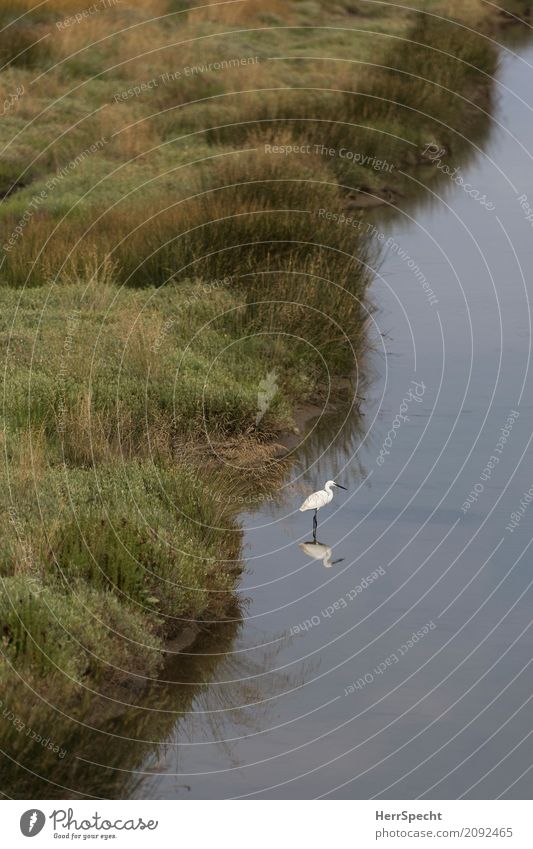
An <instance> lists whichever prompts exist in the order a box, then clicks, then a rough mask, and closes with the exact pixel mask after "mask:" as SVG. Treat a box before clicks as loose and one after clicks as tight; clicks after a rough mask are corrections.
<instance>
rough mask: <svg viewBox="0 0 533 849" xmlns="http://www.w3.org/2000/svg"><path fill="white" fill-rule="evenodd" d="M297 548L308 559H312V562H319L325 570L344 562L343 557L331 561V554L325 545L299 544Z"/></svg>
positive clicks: (319, 543) (328, 547) (314, 543)
mask: <svg viewBox="0 0 533 849" xmlns="http://www.w3.org/2000/svg"><path fill="white" fill-rule="evenodd" d="M298 546H299V548H301V549H302V551H303V552H304V554H307V556H308V557H312V558H313V560H321V561H322V563H323V564H324V566H325V567H326V569H329V568H330V567H331V566H334V565H335V563H341V562H342V561H343V560H344V557H339V558H338V559H337V560H332V559H331V558H332V556H333V552H332V550H331V548H330V546H329V545H325V544H324V543H322V542H299V543H298Z"/></svg>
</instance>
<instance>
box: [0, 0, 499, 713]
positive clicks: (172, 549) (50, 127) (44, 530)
mask: <svg viewBox="0 0 533 849" xmlns="http://www.w3.org/2000/svg"><path fill="white" fill-rule="evenodd" d="M15 5H17V4H15ZM20 5H21V8H22V6H23V5H24V4H20ZM148 5H149V4H146V6H148ZM159 5H161V4H159ZM270 5H271V6H272V8H271V9H270V7H269V11H268V15H270V18H269V23H268V26H269V27H270V28H271V29H268V27H267V31H266V33H264V32H263V30H264V28H265V20H264V15H265V14H266V12H265V8H264V7H265V4H256V3H249V4H248V5H247V6H246V8H239V10H238V11H237V10H236V9H230V8H224V9H222V10H218V11H217V13H216V14H215V13H214V12H213V11H209V10H198V11H197V12H191V13H189V15H188V16H187V18H186V25H185V26H186V32H185V34H184V33H183V32H182V31H181V30H180V35H179V37H180V39H183V41H185V42H186V44H187V47H186V48H184V50H185V51H189V53H188V55H187V53H186V52H185V53H184V54H183V56H181V54H180V57H181V58H180V63H181V64H180V68H178V69H176V68H175V67H174V69H173V70H171V69H170V68H169V60H168V54H167V52H166V51H167V50H168V48H169V46H172V45H173V43H174V42H175V41H176V38H177V36H176V33H175V32H174V31H173V30H172V29H171V25H172V21H168V20H163V21H161V22H156V23H155V24H150V25H145V26H143V24H142V20H141V18H140V16H141V15H142V14H144V11H143V13H140V12H138V10H137V12H136V14H138V15H139V20H138V21H137V23H136V26H135V27H134V28H133V31H131V32H130V31H128V32H126V33H123V34H122V35H121V36H120V37H119V38H118V39H117V38H114V39H112V40H111V41H112V42H113V48H111V46H110V45H109V44H107V43H105V42H101V41H99V39H100V38H104V37H105V36H106V35H108V34H109V32H110V31H113V30H114V29H115V28H116V27H117V28H120V26H121V25H124V24H125V19H124V18H123V17H122V16H123V15H124V14H125V12H124V10H123V9H122V10H121V9H118V8H117V9H115V8H113V9H112V10H111V9H110V10H108V11H109V16H108V14H107V13H106V16H101V18H99V19H98V20H97V21H96V20H95V21H94V22H92V29H91V35H90V38H91V39H92V40H93V41H94V42H95V43H96V44H97V45H98V47H97V48H95V47H92V48H91V49H87V37H88V36H87V33H85V34H84V33H83V22H81V23H79V24H78V28H76V27H74V28H73V27H71V26H70V25H69V26H65V27H58V26H57V25H58V23H63V22H64V16H63V17H62V16H61V15H62V13H61V14H60V11H59V7H58V9H57V10H56V11H54V4H53V3H50V4H47V7H46V14H45V13H44V12H42V11H41V12H35V13H32V15H31V17H30V18H29V21H28V22H27V23H25V24H24V26H22V25H19V24H17V25H16V27H15V30H16V34H17V39H13V38H10V37H8V36H5V35H4V37H3V40H2V43H1V47H2V50H3V56H4V60H6V59H7V60H8V61H11V65H10V67H9V68H8V69H7V70H6V71H4V80H3V83H4V87H5V91H8V90H11V89H12V90H13V91H17V90H18V91H21V90H22V88H23V89H24V92H26V93H25V94H23V95H22V96H21V97H20V99H19V100H18V101H12V100H10V101H9V104H10V105H9V108H8V111H7V113H6V115H5V121H3V123H2V133H3V134H4V135H3V138H2V142H3V144H7V150H6V153H7V155H6V157H5V161H4V164H3V166H2V168H3V172H2V180H3V185H2V193H3V195H4V196H5V199H4V202H3V203H2V209H1V221H2V232H3V234H4V235H3V242H2V243H3V248H4V251H3V256H4V262H3V265H2V269H1V272H0V275H1V277H0V283H1V288H0V301H1V303H2V328H1V342H2V347H3V351H4V367H5V379H4V398H3V419H4V456H5V460H6V462H5V466H4V470H3V475H4V480H3V484H4V485H3V487H2V492H3V505H2V506H3V508H4V509H3V511H2V514H3V520H2V524H3V526H2V531H3V533H2V540H3V542H2V546H3V548H2V558H1V562H2V576H3V590H2V594H1V596H0V617H1V626H2V634H3V652H4V662H3V665H2V675H3V676H5V677H6V678H7V677H10V678H11V677H12V672H11V669H12V667H14V668H15V669H16V670H17V672H19V673H20V674H21V675H22V677H23V678H24V680H25V681H26V683H28V684H29V685H30V686H32V687H34V688H35V689H36V690H37V691H38V692H40V693H45V694H53V695H54V697H56V696H57V695H58V694H61V695H62V696H63V697H64V698H67V699H73V698H75V697H78V696H79V692H80V690H84V689H85V690H87V691H90V692H97V691H99V690H100V689H102V688H108V687H109V686H110V685H112V684H120V683H122V682H123V681H124V680H136V681H141V682H142V681H143V680H144V678H145V677H146V676H151V675H154V674H156V672H157V669H158V667H159V665H160V663H161V658H162V656H163V650H164V645H165V641H166V640H168V639H169V638H172V637H175V636H177V635H179V634H180V633H181V632H182V631H183V629H184V628H187V627H189V625H190V623H191V622H198V621H199V622H201V623H204V622H205V623H207V622H209V621H213V620H220V619H223V618H224V617H225V616H227V615H231V616H235V610H234V604H235V601H234V595H233V589H234V587H235V583H236V581H237V580H238V576H239V572H240V566H239V556H240V531H239V526H238V513H239V511H240V509H241V508H242V505H243V503H248V502H247V501H246V499H248V498H249V499H255V500H256V501H258V500H260V499H266V498H268V497H272V493H275V491H276V488H277V487H278V486H279V484H280V482H281V480H282V478H283V472H284V467H283V464H280V463H277V462H273V452H274V443H275V442H276V440H277V439H278V437H279V434H280V432H282V431H284V430H287V429H288V428H291V427H292V426H293V416H294V410H295V407H296V406H297V405H299V404H305V403H306V402H309V401H311V402H312V403H314V404H317V405H319V406H320V405H321V404H324V403H326V400H327V397H328V395H327V393H328V387H334V389H335V391H337V392H340V393H341V394H342V391H343V390H342V389H340V388H339V387H344V392H345V388H346V384H345V383H344V384H343V383H342V381H343V379H346V377H347V376H348V375H350V374H352V373H353V370H354V367H357V366H358V365H359V366H361V362H362V358H363V356H364V352H365V347H366V325H367V322H368V320H369V313H370V310H371V305H370V304H369V303H368V297H367V290H368V286H369V284H370V282H371V280H372V276H373V274H372V268H373V267H375V264H376V262H377V260H378V256H379V251H380V247H381V246H380V244H379V240H376V239H375V238H374V236H373V234H372V231H371V230H370V229H368V228H366V227H360V226H359V225H358V226H353V224H354V222H356V221H359V217H358V216H359V215H360V213H359V212H358V207H359V206H360V198H361V196H365V197H369V196H370V197H378V198H381V196H384V199H386V200H387V201H388V202H391V201H393V202H394V201H397V202H398V201H399V200H400V199H402V198H403V199H404V200H405V201H406V202H407V201H408V199H409V193H410V189H409V186H410V185H411V183H410V181H409V177H408V174H409V173H414V172H415V171H416V169H418V168H420V167H425V168H426V169H428V168H431V167H432V165H431V163H430V164H425V165H424V164H423V159H424V158H423V150H424V146H426V145H428V144H431V145H436V146H438V149H439V150H440V149H442V150H445V151H449V152H450V156H454V157H461V156H466V155H467V153H466V152H467V150H468V142H467V141H466V139H471V138H473V137H475V133H476V131H477V130H478V129H481V128H482V126H483V125H484V122H486V121H487V120H488V115H487V111H488V108H489V107H490V97H491V83H490V81H491V75H492V74H493V72H494V69H495V67H496V61H497V56H496V51H495V48H494V46H493V45H492V44H491V42H490V41H488V40H487V39H485V38H484V37H483V35H478V34H475V33H472V32H470V30H465V29H461V28H458V27H457V26H456V25H451V24H448V23H445V22H442V21H438V20H437V19H428V18H424V17H422V16H419V15H417V14H415V13H409V12H408V11H405V12H402V13H398V12H397V11H396V10H393V11H392V12H391V11H390V10H387V9H386V8H385V9H382V8H380V9H379V10H373V11H372V13H371V14H370V13H368V14H364V13H362V12H359V11H356V12H354V11H353V6H352V4H342V3H340V4H339V5H338V6H337V7H336V9H335V11H334V13H333V16H334V21H333V24H332V19H331V11H330V10H328V9H327V7H326V6H324V8H322V6H320V7H319V6H317V7H316V9H315V11H309V9H307V10H306V11H305V12H302V11H299V10H298V8H297V6H296V5H295V6H294V7H289V8H288V12H285V6H284V5H282V4H276V3H272V4H270ZM64 7H65V4H64V3H63V4H61V9H62V10H63V11H64ZM154 8H155V6H154ZM165 8H166V7H165ZM431 8H432V11H434V10H435V9H437V10H438V7H435V6H434V4H431ZM447 8H448V9H449V4H448V6H447ZM459 9H460V12H459ZM172 11H176V10H175V9H174V8H173V9H172ZM130 12H131V10H130ZM2 14H4V18H5V15H6V14H7V13H5V12H4V13H2ZM9 14H10V13H9ZM286 14H288V16H289V17H285V15H286ZM235 15H237V18H235V19H234V17H233V16H235ZM457 15H458V19H459V21H460V22H461V23H465V24H468V25H469V26H473V27H475V28H477V27H481V26H483V27H484V26H485V25H486V26H492V25H493V24H494V20H493V17H492V12H491V13H490V16H489V14H488V13H487V11H486V7H485V6H482V5H481V4H478V3H474V2H472V3H470V4H466V5H464V6H459V5H458V10H457ZM228 16H229V18H228ZM6 22H7V18H5V19H4V21H3V23H6ZM128 23H130V21H129V20H128ZM182 23H183V18H180V24H182ZM228 24H229V25H231V26H234V25H237V30H238V28H239V27H240V28H241V29H242V32H241V31H235V32H233V31H232V32H230V33H229V36H225V37H224V38H223V39H222V42H221V43H223V45H224V47H223V53H224V58H223V59H221V58H220V46H217V47H215V45H218V44H219V41H220V39H217V38H213V36H214V35H215V34H216V33H222V32H225V31H226V30H225V28H226V29H227V26H228ZM285 25H289V26H290V28H291V29H289V30H287V31H285V30H280V29H278V27H280V26H281V27H283V26H285ZM310 26H311V27H317V30H316V34H314V33H313V34H312V35H310V33H309V30H308V27H310ZM324 26H327V27H329V28H330V29H328V31H327V32H325V31H324V30H323V29H322V28H323V27H324ZM247 27H248V28H250V27H251V30H252V34H250V32H248V30H247ZM302 27H305V28H306V30H305V35H306V40H305V41H302V40H301V34H302V30H301V28H302ZM110 28H111V29H110ZM5 32H6V33H7V32H9V27H8V29H7V30H6V31H5ZM45 32H46V33H48V34H50V35H53V36H54V37H53V38H49V39H48V40H47V41H46V45H47V46H46V49H45V48H40V47H39V48H33V47H31V44H33V41H32V40H31V39H34V36H35V35H37V34H38V33H41V34H43V33H45ZM141 33H142V35H141ZM369 33H372V35H373V38H372V39H370V38H368V35H369ZM365 36H366V37H365ZM398 37H400V38H407V39H409V40H410V41H408V42H406V43H405V46H402V45H403V44H404V42H400V47H399V48H398ZM198 38H202V39H204V40H203V41H201V42H200V43H201V45H202V53H201V61H200V59H196V58H195V57H194V52H193V50H194V48H193V46H192V45H193V44H194V42H193V39H198ZM391 38H392V39H393V42H392V43H393V49H391ZM24 39H26V41H24ZM280 39H281V40H282V42H283V43H282V44H280ZM412 42H416V45H417V49H416V50H414V49H412ZM205 44H208V45H210V46H209V47H207V48H206V47H205ZM376 44H377V47H376ZM376 49H377V51H378V53H379V54H380V61H379V62H376ZM435 49H438V50H439V51H442V52H439V62H438V63H436V62H435V61H434V58H433V53H434V50H435ZM117 50H118V54H117ZM154 50H155V54H154V52H153V51H154ZM10 51H11V52H10ZM210 51H212V52H210ZM290 51H293V56H292V58H291V59H286V60H284V61H283V63H281V64H280V63H275V62H272V61H270V60H269V57H271V56H276V55H279V53H280V52H282V53H283V55H288V53H290ZM146 55H149V56H150V58H149V61H148V60H147V59H146V58H145V57H146ZM309 55H311V56H314V58H312V60H310V59H309ZM324 55H327V56H328V57H332V56H333V57H334V58H335V59H336V60H338V63H337V62H334V63H331V62H325V61H324V60H323V58H322V57H323V56H324ZM354 57H356V58H355V60H354ZM451 57H453V58H451ZM185 59H187V61H188V63H186V61H185ZM237 59H238V61H237ZM242 59H246V62H245V63H244V64H243V62H242V61H241V60H242ZM252 59H253V60H254V61H252ZM370 59H371V60H372V62H373V63H374V66H373V68H372V70H371V71H368V70H367V69H365V68H364V65H361V64H360V63H361V61H362V62H365V61H370ZM232 60H234V61H232ZM248 60H250V61H248ZM256 60H257V61H256ZM173 61H174V60H173ZM223 61H225V62H226V65H222V62H223ZM198 62H200V64H198ZM217 63H218V64H220V65H221V67H220V68H218V67H215V66H216V64H217ZM376 64H377V65H381V66H382V67H376V66H375V65H376ZM331 65H334V66H335V67H331ZM211 66H212V67H211ZM106 67H108V68H109V71H107V72H106V73H104V74H102V73H101V71H102V68H106ZM172 67H173V66H172ZM339 67H342V68H343V70H342V71H341V72H339ZM198 68H200V70H198ZM206 68H207V70H205V69H206ZM391 68H392V69H393V70H390V69H391ZM186 69H189V71H187V70H186ZM191 69H196V70H192V71H191ZM178 72H179V73H178ZM165 74H166V75H167V76H166V77H165V76H164V75H165ZM216 74H218V76H216ZM151 80H156V81H157V85H156V84H154V85H152V86H150V85H149V83H150V81H151ZM426 80H428V81H426ZM143 82H144V83H145V86H147V88H144V89H143V88H142V84H143ZM21 87H22V88H21ZM136 87H137V88H140V91H139V93H137V90H136ZM260 90H263V93H261V94H259V93H258V92H259V91H260ZM243 91H244V93H243ZM130 92H131V93H130ZM450 92H452V93H453V94H450ZM143 98H144V99H143ZM198 101H201V102H198ZM6 102H7V101H6ZM398 104H401V105H400V106H398ZM414 114H415V115H416V120H413V115H414ZM243 115H244V116H245V121H244V122H243ZM287 115H289V116H290V117H287ZM326 115H327V116H332V117H331V119H330V118H329V117H328V118H325V117H324V116H326ZM43 135H45V136H46V143H45V144H43ZM343 152H344V153H343ZM348 153H351V154H352V155H351V156H348V155H347V154H348ZM431 173H432V174H434V175H435V177H434V178H435V180H437V179H439V178H440V179H442V172H441V171H439V169H437V168H434V169H433V171H432V172H431ZM381 199H383V198H381ZM351 209H352V210H353V211H352V212H351V211H350V210H351ZM322 210H326V211H329V212H331V213H332V215H336V216H338V217H337V218H335V219H332V218H331V217H330V218H328V217H327V216H325V215H322V214H321V211H322ZM340 216H344V218H342V219H341V218H340ZM348 221H349V222H350V223H347V222H348ZM230 611H231V614H230Z"/></svg>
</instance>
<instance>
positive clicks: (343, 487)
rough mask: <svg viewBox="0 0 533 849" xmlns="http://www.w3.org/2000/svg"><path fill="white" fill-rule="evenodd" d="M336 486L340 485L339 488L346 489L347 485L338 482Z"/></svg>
mask: <svg viewBox="0 0 533 849" xmlns="http://www.w3.org/2000/svg"><path fill="white" fill-rule="evenodd" d="M335 486H338V487H339V489H346V487H345V486H341V485H340V483H336V484H335Z"/></svg>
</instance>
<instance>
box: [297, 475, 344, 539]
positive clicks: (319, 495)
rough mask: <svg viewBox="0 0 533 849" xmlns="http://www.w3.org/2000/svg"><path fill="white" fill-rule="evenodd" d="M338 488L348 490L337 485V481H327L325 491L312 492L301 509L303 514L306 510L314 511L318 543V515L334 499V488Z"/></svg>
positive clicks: (314, 526)
mask: <svg viewBox="0 0 533 849" xmlns="http://www.w3.org/2000/svg"><path fill="white" fill-rule="evenodd" d="M334 486H337V487H338V488H339V489H346V487H345V486H341V485H340V483H335V481H326V483H325V484H324V489H319V490H318V491H317V492H312V493H311V495H308V496H307V498H306V499H305V501H304V503H303V504H302V506H301V507H300V511H301V512H302V513H303V512H304V510H314V511H315V515H314V516H313V539H314V541H315V542H316V529H317V525H318V522H317V518H316V515H317V513H318V511H319V510H320V508H321V507H325V506H326V504H329V502H330V501H331V500H332V499H333V487H334Z"/></svg>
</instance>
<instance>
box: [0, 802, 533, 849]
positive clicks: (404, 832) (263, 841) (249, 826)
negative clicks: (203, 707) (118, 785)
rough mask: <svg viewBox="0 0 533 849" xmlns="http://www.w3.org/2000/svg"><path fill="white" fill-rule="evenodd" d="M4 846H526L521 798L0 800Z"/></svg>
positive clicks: (525, 816)
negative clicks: (184, 844)
mask: <svg viewBox="0 0 533 849" xmlns="http://www.w3.org/2000/svg"><path fill="white" fill-rule="evenodd" d="M1 811H2V837H3V839H2V845H3V846H6V847H9V849H11V847H14V846H25V847H28V845H32V844H28V841H29V840H31V839H33V838H35V849H37V847H45V846H46V847H48V846H58V845H62V844H63V843H65V842H66V841H70V842H69V845H71V844H72V843H77V844H80V845H81V844H84V845H87V844H88V843H90V844H91V845H95V844H96V845H102V842H105V843H107V844H109V843H111V845H117V846H123V847H129V846H144V847H154V849H155V847H159V846H165V847H166V846H170V845H177V844H178V843H183V842H186V841H187V842H192V841H194V845H200V846H210V845H212V846H217V848H218V847H226V846H227V847H232V849H241V848H242V849H248V847H250V846H253V847H254V849H271V847H272V844H273V843H275V844H277V845H279V846H281V847H289V846H296V845H297V846H305V847H306V849H323V847H324V846H326V845H328V844H331V843H332V842H334V843H336V844H339V843H341V844H342V845H346V846H353V847H357V849H359V848H360V847H367V846H382V847H394V846H397V847H399V846H405V847H409V849H411V847H420V849H424V847H435V849H436V847H438V846H441V847H443V849H444V847H447V846H448V847H452V846H453V847H456V846H464V847H475V846H479V845H483V846H488V847H497V846H500V847H509V849H530V847H531V845H532V837H531V823H530V820H529V802H525V801H509V802H507V801H497V802H494V801H490V802H484V801H473V802H465V801H460V802H459V801H442V802H440V801H432V802H427V803H426V802H423V803H422V802H410V801H386V802H373V801H366V800H364V801H361V800H353V801H327V802H326V801H324V802H321V803H318V802H316V801H296V802H295V801H265V802H260V801H249V802H246V801H234V802H228V801H225V802H223V801H190V802H187V803H183V802H178V801H146V800H143V801H86V800H84V801H76V802H63V801H59V802H58V801H39V802H38V803H37V804H35V803H34V802H31V801H24V800H22V801H5V802H4V803H3V804H2V808H1Z"/></svg>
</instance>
